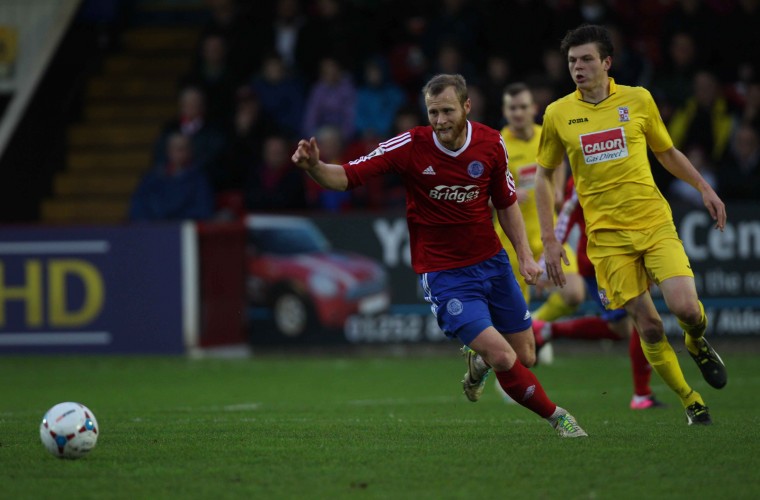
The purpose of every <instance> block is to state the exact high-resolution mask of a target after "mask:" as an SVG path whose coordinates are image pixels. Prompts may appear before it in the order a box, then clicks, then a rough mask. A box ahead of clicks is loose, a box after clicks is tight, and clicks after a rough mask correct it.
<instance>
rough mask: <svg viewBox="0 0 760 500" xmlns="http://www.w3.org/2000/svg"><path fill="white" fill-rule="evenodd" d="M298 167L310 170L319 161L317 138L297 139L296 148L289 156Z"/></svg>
mask: <svg viewBox="0 0 760 500" xmlns="http://www.w3.org/2000/svg"><path fill="white" fill-rule="evenodd" d="M290 159H291V160H293V163H295V164H296V166H297V167H298V168H302V169H304V170H310V169H312V168H314V167H316V166H317V164H318V163H319V147H318V146H317V140H316V139H315V138H314V137H312V138H311V139H309V140H308V141H307V140H306V139H301V140H300V141H298V148H297V149H296V152H295V153H293V156H292V157H291V158H290Z"/></svg>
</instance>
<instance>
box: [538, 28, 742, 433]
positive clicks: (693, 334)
mask: <svg viewBox="0 0 760 500" xmlns="http://www.w3.org/2000/svg"><path fill="white" fill-rule="evenodd" d="M560 50H561V51H562V53H563V55H565V56H566V57H567V61H568V67H569V70H570V75H571V76H572V78H573V80H574V81H575V84H576V86H577V90H576V91H575V92H573V93H572V94H569V95H567V96H565V97H562V98H560V99H558V100H556V101H555V102H553V103H552V104H550V105H549V106H548V107H547V108H546V113H545V115H544V123H543V129H542V133H541V140H540V144H539V150H538V157H537V161H538V163H539V165H540V167H541V168H540V169H539V172H538V175H537V176H536V206H537V209H538V216H539V220H540V222H541V238H542V240H543V243H544V256H545V260H546V271H547V275H548V277H549V278H550V279H551V280H552V281H553V282H554V283H555V284H556V285H559V286H562V285H564V284H565V282H566V278H565V275H564V272H563V270H562V263H563V262H564V263H565V265H567V264H568V261H567V256H566V255H565V251H564V250H563V248H562V245H561V244H560V243H559V242H558V241H557V238H556V237H555V235H554V224H553V221H554V191H555V189H554V186H553V180H554V179H553V178H554V174H553V169H555V168H557V167H558V166H560V165H561V164H562V159H563V157H564V156H565V155H567V157H568V159H569V161H570V167H571V169H572V173H573V177H574V178H575V185H576V190H577V193H578V199H579V202H580V204H581V206H582V207H583V211H584V217H585V220H586V234H587V235H588V247H587V253H588V257H589V259H590V260H591V262H592V264H593V265H594V267H595V269H596V277H597V281H598V283H599V296H600V298H601V299H602V302H603V303H604V304H605V306H606V307H607V308H608V309H614V308H619V307H623V308H625V310H626V311H627V312H628V314H629V315H630V316H631V318H632V319H633V321H634V324H635V325H636V328H637V329H638V331H639V335H640V336H641V346H642V349H643V351H644V354H645V355H646V358H647V360H648V361H649V363H650V364H651V365H652V367H653V368H654V370H655V371H656V372H657V374H658V375H659V376H660V377H661V378H662V379H663V380H664V382H665V383H666V384H667V385H668V387H670V388H671V389H672V390H673V391H674V392H675V393H676V394H677V395H678V397H679V398H680V400H681V403H682V404H683V406H684V408H685V409H686V418H687V422H688V423H689V425H691V424H701V425H707V424H711V423H712V419H711V417H710V413H709V410H708V408H707V406H706V405H705V402H704V400H703V399H702V397H701V395H700V394H699V393H697V392H696V391H695V390H693V389H692V388H691V387H690V386H689V384H688V383H687V382H686V379H685V378H684V376H683V373H682V372H681V367H680V365H679V364H678V358H677V357H676V354H675V352H674V351H673V348H672V347H671V345H670V343H669V342H668V340H667V338H666V337H665V332H664V329H663V324H662V319H661V318H660V316H659V314H658V313H657V309H656V308H655V305H654V302H653V301H652V297H651V295H650V293H649V287H650V285H651V284H652V283H655V284H657V285H658V286H659V288H660V290H661V291H662V294H663V297H664V298H665V303H666V304H667V306H668V309H669V310H670V311H671V312H672V313H673V314H674V315H675V316H676V317H677V318H678V322H679V325H680V326H681V328H682V329H683V331H684V338H685V343H686V348H687V350H688V351H689V354H691V356H692V357H693V358H694V360H695V361H696V363H697V366H698V367H699V369H700V370H701V372H702V375H703V377H704V378H705V380H706V381H707V383H708V384H710V385H711V386H713V387H715V388H721V387H723V386H724V385H725V384H726V381H727V374H726V368H725V366H724V364H723V361H722V360H721V359H720V356H718V354H717V353H716V352H715V350H714V349H712V347H711V346H710V344H709V343H708V342H707V340H705V338H704V333H705V330H706V328H707V316H706V315H705V312H704V307H703V306H702V303H701V302H700V301H699V298H698V296H697V290H696V286H695V284H694V274H693V272H692V271H691V267H690V265H689V259H688V257H687V256H686V252H685V250H684V247H683V244H682V243H681V240H680V239H679V238H678V233H677V232H676V228H675V224H674V223H673V216H672V213H671V210H670V206H669V205H668V202H667V201H666V200H665V198H664V197H663V196H662V194H661V193H660V191H659V189H658V188H657V186H656V184H655V182H654V178H653V177H652V172H651V167H650V165H649V160H648V157H647V147H649V148H650V149H651V150H652V151H653V152H654V155H655V156H656V157H657V160H658V161H659V162H660V163H661V164H662V165H663V166H664V167H665V169H666V170H668V171H669V172H670V173H671V174H673V175H674V176H676V177H677V178H679V179H682V180H684V181H686V182H688V183H689V184H691V185H692V186H693V187H694V188H695V189H697V190H698V191H699V192H700V193H701V194H702V200H703V202H704V204H705V207H707V210H708V211H709V213H710V215H711V216H712V218H713V219H714V220H715V221H716V222H715V227H716V228H717V229H720V230H723V228H724V226H725V223H726V207H725V204H724V203H723V202H722V201H721V199H720V198H719V197H718V195H717V194H716V193H715V191H714V190H713V189H712V188H711V187H710V185H709V184H707V182H705V180H704V179H703V178H702V176H701V175H700V174H699V172H697V170H696V169H695V168H694V166H693V165H692V164H691V162H689V160H688V159H687V158H686V156H684V155H683V153H681V152H680V151H678V150H677V149H676V148H675V147H673V142H672V140H671V138H670V136H669V135H668V132H667V129H666V128H665V125H664V124H663V122H662V118H661V117H660V113H659V111H658V109H657V106H656V104H655V102H654V100H653V99H652V96H651V94H650V93H649V92H648V91H647V90H646V89H644V88H642V87H628V86H624V85H618V84H616V83H615V81H614V80H613V79H612V78H610V77H609V75H608V72H609V69H610V66H611V65H612V55H613V47H612V42H611V40H610V37H609V33H608V32H607V30H606V29H605V28H603V27H600V26H594V25H584V26H581V27H579V28H576V29H575V30H571V31H569V32H568V33H567V35H565V38H564V39H563V40H562V44H561V47H560Z"/></svg>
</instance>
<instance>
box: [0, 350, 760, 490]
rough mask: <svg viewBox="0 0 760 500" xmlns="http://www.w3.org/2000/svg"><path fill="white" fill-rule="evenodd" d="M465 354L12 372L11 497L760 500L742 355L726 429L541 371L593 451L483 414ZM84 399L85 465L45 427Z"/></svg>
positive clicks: (0, 399)
mask: <svg viewBox="0 0 760 500" xmlns="http://www.w3.org/2000/svg"><path fill="white" fill-rule="evenodd" d="M450 345H451V349H450V351H446V352H447V353H448V355H440V353H437V354H436V355H433V356H431V355H424V356H423V355H416V356H415V355H409V356H405V357H395V356H388V355H385V356H383V355H378V356H367V355H362V356H351V355H350V354H345V355H340V356H321V357H315V356H308V357H307V356H274V355H267V356H258V357H253V358H250V359H236V360H222V359H205V360H189V359H185V358H163V357H4V358H0V377H2V383H1V385H0V388H1V389H0V391H1V392H0V405H2V406H1V407H0V429H1V433H0V462H1V463H0V497H2V498H9V499H10V498H30V499H38V498H56V499H66V498H72V499H73V498H77V499H80V498H98V499H100V498H124V499H138V498H140V499H142V498H149V499H160V498H183V499H185V498H215V499H216V498H262V499H263V498H266V499H269V498H330V499H333V498H384V499H385V498H389V499H390V498H414V499H421V498H426V499H427V498H429V499H441V498H515V499H523V498H526V499H530V498H547V499H548V498H599V499H605V498H610V499H617V498H636V499H640V498H688V499H694V498H706V499H709V498H732V499H733V498H747V499H749V498H759V497H760V479H759V478H760V473H759V472H758V470H760V467H759V466H760V459H759V458H758V457H759V456H760V445H759V442H760V437H759V436H760V431H759V430H758V429H760V416H759V415H760V401H759V400H758V394H760V371H759V370H758V369H759V368H760V363H758V357H757V355H756V354H748V353H741V352H739V353H733V354H728V355H725V356H724V358H725V359H726V361H727V364H728V367H729V383H728V386H727V387H726V388H725V389H724V390H722V391H716V390H714V389H711V388H709V387H708V386H707V385H706V384H705V382H703V381H702V379H701V378H700V377H699V376H698V372H697V369H696V366H695V365H694V364H693V362H692V361H691V360H690V359H689V358H688V356H686V355H685V352H683V349H681V352H680V353H679V359H680V360H681V363H682V366H683V367H684V370H685V372H686V375H687V378H688V379H689V380H691V381H693V382H694V386H695V388H696V389H697V390H699V391H701V392H702V393H703V395H704V396H705V397H706V400H707V402H708V404H709V406H710V407H711V408H712V414H713V419H714V421H715V424H714V425H713V426H711V427H689V426H687V425H686V422H685V416H684V413H683V410H682V409H681V408H680V405H679V404H678V402H677V401H676V399H675V397H674V396H673V395H671V394H670V393H669V392H668V391H667V390H666V389H665V387H664V386H663V385H662V384H661V383H660V382H659V380H658V379H655V380H653V382H654V389H655V391H656V393H657V394H658V395H659V396H660V397H661V399H662V400H664V401H665V402H667V403H668V404H669V405H670V407H669V408H668V409H664V410H650V411H639V412H634V411H631V410H629V409H628V402H629V399H630V385H631V384H630V379H629V368H628V360H627V358H626V356H625V355H624V353H620V352H613V353H610V354H603V353H601V352H595V353H585V354H572V355H565V356H562V355H560V356H559V357H558V359H557V360H556V361H555V363H554V364H552V365H550V366H542V367H538V368H537V369H536V372H537V373H538V374H539V377H540V379H541V380H542V381H543V383H544V386H545V387H546V389H547V390H548V392H549V394H550V396H551V397H553V398H554V399H555V400H556V401H557V402H559V403H560V404H561V405H563V406H565V407H566V408H568V409H569V410H570V411H571V412H572V413H574V414H575V415H576V416H577V418H578V420H579V422H580V423H581V424H582V425H583V427H584V428H585V429H586V430H587V431H588V433H589V435H590V438H588V439H578V440H571V439H561V438H559V437H558V436H556V435H555V434H554V431H553V430H552V429H551V428H550V427H549V425H548V424H547V423H545V422H544V421H543V420H541V419H539V418H537V417H536V416H535V415H533V414H532V413H530V412H528V411H527V410H525V409H523V408H522V407H520V406H517V405H514V404H511V405H510V404H505V403H504V402H503V401H502V400H501V398H500V396H499V395H498V394H497V393H496V391H495V389H494V387H493V381H492V379H491V380H489V383H488V386H487V388H486V392H485V394H484V396H483V399H482V400H481V401H480V402H478V403H476V404H473V403H470V402H468V401H467V400H466V399H465V397H464V396H463V395H462V394H461V387H460V384H459V380H460V378H461V375H462V373H463V372H464V363H463V362H462V360H461V358H460V357H458V356H457V352H456V346H455V345H454V344H453V343H452V344H450ZM66 400H73V401H81V402H83V403H85V404H86V405H88V406H89V407H90V408H91V409H92V410H93V411H94V412H95V414H96V416H97V419H98V421H99V424H100V427H101V432H100V438H99V442H98V446H97V447H96V448H95V450H94V451H93V452H92V453H91V454H90V455H89V456H87V457H85V458H82V459H80V460H75V461H66V460H59V459H56V458H54V457H52V456H50V455H49V454H48V452H47V451H45V449H44V448H43V446H42V444H41V443H40V441H39V436H38V426H39V422H40V419H41V417H42V414H43V413H44V411H45V410H47V409H48V408H49V407H50V406H52V405H53V404H55V403H58V402H61V401H66Z"/></svg>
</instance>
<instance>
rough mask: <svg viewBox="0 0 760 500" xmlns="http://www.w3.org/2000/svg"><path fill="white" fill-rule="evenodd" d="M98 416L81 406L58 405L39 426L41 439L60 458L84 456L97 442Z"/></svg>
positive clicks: (46, 414) (71, 404) (77, 404)
mask: <svg viewBox="0 0 760 500" xmlns="http://www.w3.org/2000/svg"><path fill="white" fill-rule="evenodd" d="M99 431H100V427H98V421H97V420H96V419H95V414H94V413H92V411H91V410H90V409H89V408H87V407H86V406H85V405H83V404H81V403H71V402H66V403H58V404H57V405H55V406H53V407H52V408H50V409H49V410H48V411H47V412H45V416H44V417H42V423H41V424H40V439H41V440H42V444H44V445H45V448H47V450H48V451H49V452H50V453H52V454H53V455H55V456H56V457H58V458H71V459H74V458H80V457H83V456H85V455H86V454H87V453H89V452H90V450H92V449H93V448H95V444H96V443H97V442H98V433H99Z"/></svg>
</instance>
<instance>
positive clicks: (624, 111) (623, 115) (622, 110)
mask: <svg viewBox="0 0 760 500" xmlns="http://www.w3.org/2000/svg"><path fill="white" fill-rule="evenodd" d="M618 118H619V119H620V121H621V122H627V121H629V120H630V118H629V116H628V106H620V107H619V108H618Z"/></svg>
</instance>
